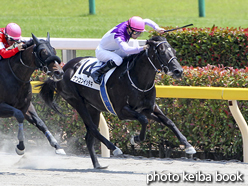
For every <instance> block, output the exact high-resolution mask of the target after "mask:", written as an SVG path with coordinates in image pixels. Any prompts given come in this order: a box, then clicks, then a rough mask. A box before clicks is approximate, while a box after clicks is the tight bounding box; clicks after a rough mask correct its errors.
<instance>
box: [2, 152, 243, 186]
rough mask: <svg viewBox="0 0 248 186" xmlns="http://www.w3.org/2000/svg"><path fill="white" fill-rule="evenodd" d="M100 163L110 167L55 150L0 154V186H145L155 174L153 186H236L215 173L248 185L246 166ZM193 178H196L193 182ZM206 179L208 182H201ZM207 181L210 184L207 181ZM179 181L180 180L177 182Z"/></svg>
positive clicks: (178, 162) (142, 161) (154, 160)
mask: <svg viewBox="0 0 248 186" xmlns="http://www.w3.org/2000/svg"><path fill="white" fill-rule="evenodd" d="M99 162H100V164H101V165H102V166H107V165H108V168H107V169H104V170H95V169H93V168H92V163H91V160H90V157H89V156H72V155H70V156H68V155H67V156H58V155H55V153H54V151H53V149H52V148H49V150H48V151H46V153H43V152H41V151H35V150H32V151H31V150H29V152H26V153H25V155H24V156H18V155H16V154H15V152H6V151H0V186H83V185H85V186H89V185H94V186H95V185H97V186H98V185H99V186H109V185H114V186H127V185H128V186H129V185H130V186H140V185H142V186H145V185H147V180H152V179H153V177H154V175H156V176H157V179H160V180H162V181H160V182H158V181H156V182H151V183H150V185H165V184H167V185H189V184H190V185H192V184H194V185H222V184H225V185H226V184H233V182H228V183H227V182H217V181H216V171H218V174H219V175H220V174H221V175H224V174H226V177H225V179H227V176H228V175H229V176H230V175H232V177H231V179H233V180H234V179H236V180H237V179H238V178H239V179H242V180H244V181H243V182H235V184H237V185H248V164H245V163H237V162H213V161H195V160H186V159H177V160H173V159H158V158H141V157H132V156H124V157H119V158H115V157H111V158H101V157H99ZM154 171H156V172H154ZM237 171H238V173H237ZM190 174H191V175H190ZM203 174H204V175H203ZM237 174H239V175H238V176H237ZM241 174H242V175H241ZM199 175H200V176H199ZM190 176H193V177H194V178H193V180H192V179H190ZM204 176H205V178H204ZM239 176H240V177H239ZM158 177H159V178H158ZM203 178H204V179H205V181H202V180H201V179H203ZM207 178H208V181H209V179H210V178H211V181H209V182H207ZM165 179H167V182H164V181H165ZM169 179H171V181H170V180H169ZM176 179H179V180H178V181H177V182H175V181H176ZM219 179H220V177H219ZM239 181H240V180H239Z"/></svg>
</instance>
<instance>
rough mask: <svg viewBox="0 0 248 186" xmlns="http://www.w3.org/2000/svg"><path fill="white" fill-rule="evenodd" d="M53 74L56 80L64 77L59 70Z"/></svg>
mask: <svg viewBox="0 0 248 186" xmlns="http://www.w3.org/2000/svg"><path fill="white" fill-rule="evenodd" d="M53 73H54V75H55V77H56V78H58V79H60V78H62V77H63V75H64V72H63V71H59V70H56V71H54V72H53Z"/></svg>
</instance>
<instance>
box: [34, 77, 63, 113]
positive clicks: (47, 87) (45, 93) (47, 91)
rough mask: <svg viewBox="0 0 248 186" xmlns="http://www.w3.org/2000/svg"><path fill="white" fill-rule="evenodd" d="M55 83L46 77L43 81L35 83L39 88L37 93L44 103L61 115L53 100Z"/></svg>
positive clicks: (55, 90)
mask: <svg viewBox="0 0 248 186" xmlns="http://www.w3.org/2000/svg"><path fill="white" fill-rule="evenodd" d="M56 84H57V82H55V81H53V80H51V79H47V80H46V81H45V82H43V83H41V84H39V85H37V87H39V88H40V93H39V95H40V97H41V98H42V99H43V100H44V102H45V103H46V105H48V106H49V107H50V108H51V109H53V110H54V111H55V112H57V113H58V114H60V115H63V114H62V113H61V112H60V108H59V106H58V105H57V103H56V102H55V92H57V89H56V87H57V86H56ZM56 96H59V94H57V95H56Z"/></svg>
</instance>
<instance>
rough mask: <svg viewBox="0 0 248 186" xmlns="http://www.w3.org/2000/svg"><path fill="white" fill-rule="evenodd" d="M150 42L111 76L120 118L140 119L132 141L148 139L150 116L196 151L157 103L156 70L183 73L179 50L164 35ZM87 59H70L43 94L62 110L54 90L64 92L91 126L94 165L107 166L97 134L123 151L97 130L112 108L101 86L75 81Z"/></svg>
mask: <svg viewBox="0 0 248 186" xmlns="http://www.w3.org/2000/svg"><path fill="white" fill-rule="evenodd" d="M146 44H148V45H149V49H147V50H146V51H142V52H140V53H139V54H134V55H131V56H128V57H125V58H124V59H123V63H122V64H121V65H120V66H119V67H117V68H116V69H115V71H114V72H113V74H112V75H111V76H110V77H109V79H108V81H107V83H106V89H107V92H108V97H109V99H110V101H111V103H112V106H113V108H114V110H115V113H116V115H117V116H118V118H119V119H120V120H138V121H139V122H140V123H141V125H142V129H141V131H140V134H139V135H138V136H135V137H134V138H133V139H132V140H131V141H132V143H133V142H140V141H143V140H144V139H145V132H146V126H147V124H148V119H152V120H154V121H156V122H159V123H162V124H164V125H166V126H167V127H169V128H170V129H171V130H172V131H173V132H174V133H175V134H176V136H177V137H178V139H179V141H180V142H181V144H183V145H185V147H186V153H188V154H194V153H196V152H195V149H194V148H193V147H192V145H191V144H190V143H189V142H188V141H187V139H186V137H185V136H183V134H182V133H181V132H180V131H179V130H178V128H177V127H176V125H175V124H174V123H173V122H172V121H171V120H170V119H169V118H167V117H166V116H165V115H164V114H163V112H162V111H161V110H160V108H159V106H158V105H157V104H156V103H155V98H156V90H155V86H154V80H155V76H156V73H157V72H160V71H164V72H166V73H167V74H169V75H171V76H172V77H174V78H180V77H181V76H182V73H183V69H182V67H181V65H180V64H179V63H178V61H177V58H176V56H175V50H174V49H173V48H172V47H171V46H170V44H169V43H168V41H167V40H166V39H165V38H164V37H161V36H154V37H152V38H151V39H149V40H147V42H146ZM87 59H90V58H88V57H78V58H74V59H72V60H70V61H69V62H67V63H66V65H65V66H64V67H63V70H64V72H65V74H64V76H63V79H62V80H61V81H59V82H54V81H53V80H50V79H49V80H47V81H45V82H43V84H42V85H39V86H40V95H41V97H42V99H43V100H44V101H45V103H46V104H47V105H49V106H50V107H51V108H52V109H54V110H55V111H57V112H59V111H60V110H59V108H58V107H57V105H56V103H55V101H54V91H56V92H57V96H62V97H63V98H64V99H65V100H66V101H67V102H68V103H69V104H70V105H71V106H72V107H74V108H75V109H76V110H77V112H78V113H79V115H80V116H81V118H82V119H83V121H84V124H85V126H86V129H87V134H86V137H85V139H86V144H87V148H88V150H89V153H90V156H91V160H92V163H93V166H94V168H104V167H101V166H100V164H99V162H98V160H97V157H96V154H95V150H94V147H93V146H94V137H95V138H97V139H98V140H100V141H101V142H102V143H104V144H105V145H106V146H107V148H108V149H110V150H113V154H114V155H119V154H122V151H121V150H120V149H119V148H118V147H116V146H115V145H114V144H113V143H111V142H110V141H108V140H107V139H106V138H105V137H103V136H102V135H101V134H100V133H99V132H98V130H97V128H98V125H99V117H100V113H101V112H107V111H108V109H106V107H105V105H104V104H103V101H102V98H101V96H100V92H99V90H94V89H92V88H89V87H87V86H82V85H79V84H77V83H74V82H72V81H71V78H72V76H73V75H74V74H75V72H76V71H77V69H78V68H79V66H80V64H81V63H83V62H84V61H86V62H87V61H88V60H87ZM90 66H92V65H89V67H86V68H85V69H86V70H83V71H84V72H85V73H86V74H87V73H88V75H90V73H91V71H92V70H93V68H90ZM82 73H83V72H82Z"/></svg>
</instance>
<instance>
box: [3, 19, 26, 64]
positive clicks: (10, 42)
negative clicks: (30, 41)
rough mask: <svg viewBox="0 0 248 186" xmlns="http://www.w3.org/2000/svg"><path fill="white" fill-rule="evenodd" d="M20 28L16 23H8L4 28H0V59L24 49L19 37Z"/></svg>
mask: <svg viewBox="0 0 248 186" xmlns="http://www.w3.org/2000/svg"><path fill="white" fill-rule="evenodd" d="M21 32H22V31H21V28H20V26H19V25H18V24H16V23H9V24H8V25H7V26H6V27H5V28H0V60H1V59H6V58H10V57H12V56H14V55H15V54H16V53H17V52H19V51H22V50H24V49H23V47H22V44H23V43H18V41H19V40H20V39H21Z"/></svg>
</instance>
